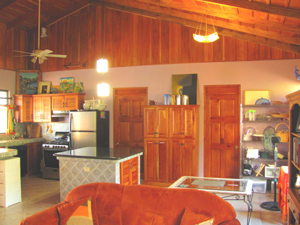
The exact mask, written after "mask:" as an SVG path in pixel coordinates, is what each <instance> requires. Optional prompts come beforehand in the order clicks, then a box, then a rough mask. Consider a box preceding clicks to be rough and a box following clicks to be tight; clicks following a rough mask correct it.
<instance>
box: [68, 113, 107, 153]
mask: <svg viewBox="0 0 300 225" xmlns="http://www.w3.org/2000/svg"><path fill="white" fill-rule="evenodd" d="M83 147H109V111H98V110H88V111H75V110H74V111H70V149H71V150H73V149H78V148H83Z"/></svg>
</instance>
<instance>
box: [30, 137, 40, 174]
mask: <svg viewBox="0 0 300 225" xmlns="http://www.w3.org/2000/svg"><path fill="white" fill-rule="evenodd" d="M42 158H43V148H42V142H35V143H28V144H27V174H26V176H30V175H35V174H38V173H40V171H41V166H40V165H41V161H42Z"/></svg>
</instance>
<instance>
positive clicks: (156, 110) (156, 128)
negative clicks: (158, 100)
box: [144, 106, 169, 138]
mask: <svg viewBox="0 0 300 225" xmlns="http://www.w3.org/2000/svg"><path fill="white" fill-rule="evenodd" d="M144 113H145V118H146V120H145V126H144V134H145V137H160V138H164V137H168V126H169V122H168V120H169V110H168V108H166V107H159V106H154V107H152V106H147V107H145V111H144Z"/></svg>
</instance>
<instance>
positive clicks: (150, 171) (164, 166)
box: [144, 138, 169, 182]
mask: <svg viewBox="0 0 300 225" xmlns="http://www.w3.org/2000/svg"><path fill="white" fill-rule="evenodd" d="M144 146H145V149H147V151H145V152H144V154H145V157H144V158H145V159H147V160H145V161H144V165H145V166H144V168H145V170H144V172H145V177H147V181H148V182H169V172H168V170H169V165H168V162H169V161H168V158H169V157H168V141H167V139H166V138H145V141H144Z"/></svg>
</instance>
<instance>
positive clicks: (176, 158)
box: [170, 138, 198, 183]
mask: <svg viewBox="0 0 300 225" xmlns="http://www.w3.org/2000/svg"><path fill="white" fill-rule="evenodd" d="M195 153H196V151H195V139H177V138H175V139H173V138H171V139H170V163H171V165H170V182H171V183H173V182H175V181H176V180H178V179H179V178H180V177H182V176H187V175H189V176H197V174H198V173H197V170H196V169H197V162H198V155H196V154H195Z"/></svg>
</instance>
